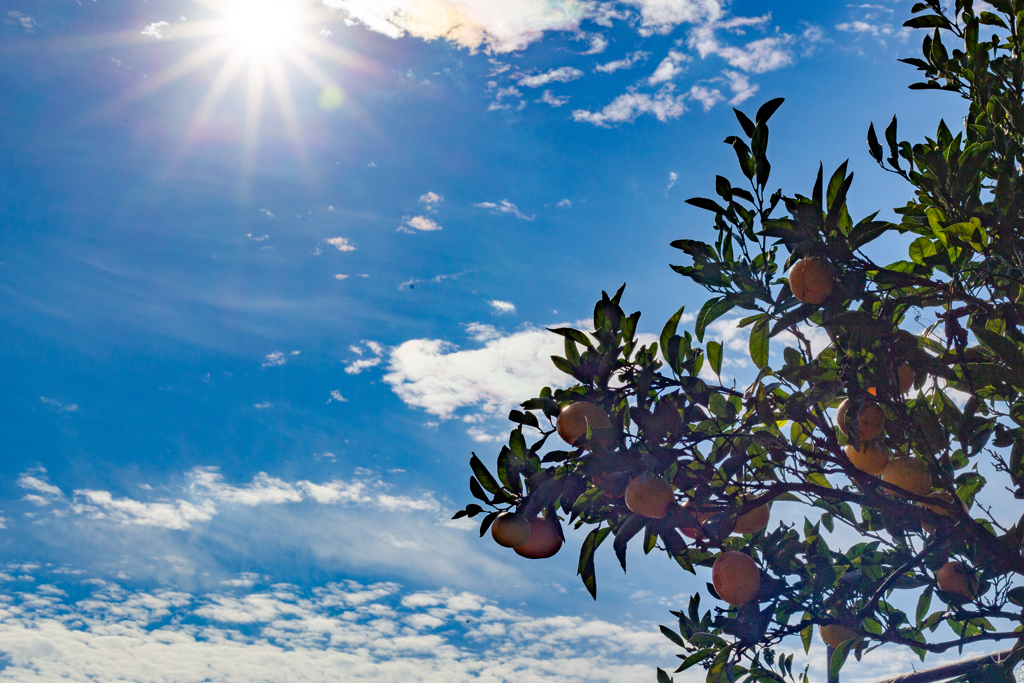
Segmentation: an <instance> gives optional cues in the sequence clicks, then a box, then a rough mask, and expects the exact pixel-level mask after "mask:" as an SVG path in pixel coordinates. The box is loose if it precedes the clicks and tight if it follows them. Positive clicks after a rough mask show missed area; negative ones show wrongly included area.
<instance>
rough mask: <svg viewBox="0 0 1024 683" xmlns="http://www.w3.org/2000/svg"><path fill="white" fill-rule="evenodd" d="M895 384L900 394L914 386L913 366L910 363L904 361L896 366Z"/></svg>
mask: <svg viewBox="0 0 1024 683" xmlns="http://www.w3.org/2000/svg"><path fill="white" fill-rule="evenodd" d="M896 384H897V385H898V386H899V390H900V393H901V394H905V393H907V392H908V391H910V390H911V389H913V388H914V368H912V367H910V363H904V364H903V365H901V366H899V367H898V368H896Z"/></svg>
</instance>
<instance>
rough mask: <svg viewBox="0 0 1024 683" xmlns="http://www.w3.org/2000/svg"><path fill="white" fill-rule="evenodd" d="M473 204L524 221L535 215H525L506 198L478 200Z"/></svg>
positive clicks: (531, 218) (530, 219)
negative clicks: (497, 200)
mask: <svg viewBox="0 0 1024 683" xmlns="http://www.w3.org/2000/svg"><path fill="white" fill-rule="evenodd" d="M473 206H475V207H476V208H478V209H490V210H491V211H492V212H494V213H507V214H510V215H512V216H515V217H516V218H521V219H523V220H524V221H532V220H533V219H534V218H536V216H527V215H526V214H525V213H523V212H522V211H520V210H519V207H518V206H516V205H515V204H513V203H512V202H510V201H509V200H507V199H502V200H501V201H500V202H479V203H477V204H474V205H473Z"/></svg>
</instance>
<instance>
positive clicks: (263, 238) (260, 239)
mask: <svg viewBox="0 0 1024 683" xmlns="http://www.w3.org/2000/svg"><path fill="white" fill-rule="evenodd" d="M245 236H246V237H248V238H249V239H251V240H252V241H253V242H265V241H266V240H269V239H270V235H260V236H259V237H254V236H253V234H252V233H251V232H247V233H245Z"/></svg>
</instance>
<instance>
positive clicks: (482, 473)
mask: <svg viewBox="0 0 1024 683" xmlns="http://www.w3.org/2000/svg"><path fill="white" fill-rule="evenodd" d="M469 466H470V467H471V468H473V474H475V475H476V478H477V480H479V482H480V484H481V486H483V487H484V488H485V489H486V490H487V491H489V492H491V493H497V492H498V491H500V490H501V485H500V484H498V482H497V481H495V479H494V477H492V476H491V473H490V472H488V471H487V468H486V467H484V464H483V463H482V462H480V458H478V457H476V453H474V454H473V457H471V458H470V459H469ZM470 486H472V484H471V485H470Z"/></svg>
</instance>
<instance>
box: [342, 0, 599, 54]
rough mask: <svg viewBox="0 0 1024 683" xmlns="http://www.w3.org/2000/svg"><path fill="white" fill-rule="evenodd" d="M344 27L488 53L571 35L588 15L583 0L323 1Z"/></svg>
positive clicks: (588, 8) (589, 5) (588, 4)
mask: <svg viewBox="0 0 1024 683" xmlns="http://www.w3.org/2000/svg"><path fill="white" fill-rule="evenodd" d="M324 4H325V5H326V6H327V7H329V8H331V9H334V10H339V11H340V12H341V13H342V15H343V16H344V17H345V19H346V20H347V21H348V22H350V23H359V24H362V25H364V26H366V27H367V28H369V29H370V30H372V31H376V32H378V33H383V34H384V35H386V36H389V37H391V38H400V37H402V36H404V35H411V36H413V37H416V38H422V39H424V40H438V39H442V40H446V41H448V42H450V43H453V44H454V45H457V46H458V47H461V48H466V49H469V50H471V51H476V50H479V49H481V48H485V49H486V50H487V51H488V52H492V53H506V52H515V51H517V50H522V49H523V48H525V47H526V46H528V45H530V44H531V43H533V42H536V41H538V40H540V39H541V38H542V37H543V36H544V34H545V33H547V32H549V31H556V32H557V31H576V30H577V29H578V28H579V26H580V23H581V22H582V21H583V20H584V19H586V18H588V17H589V16H590V15H591V14H592V11H593V4H592V3H591V2H587V1H586V0H561V1H559V2H555V1H554V0H517V1H516V2H506V3H502V2H498V3H496V2H489V1H488V0H324Z"/></svg>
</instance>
